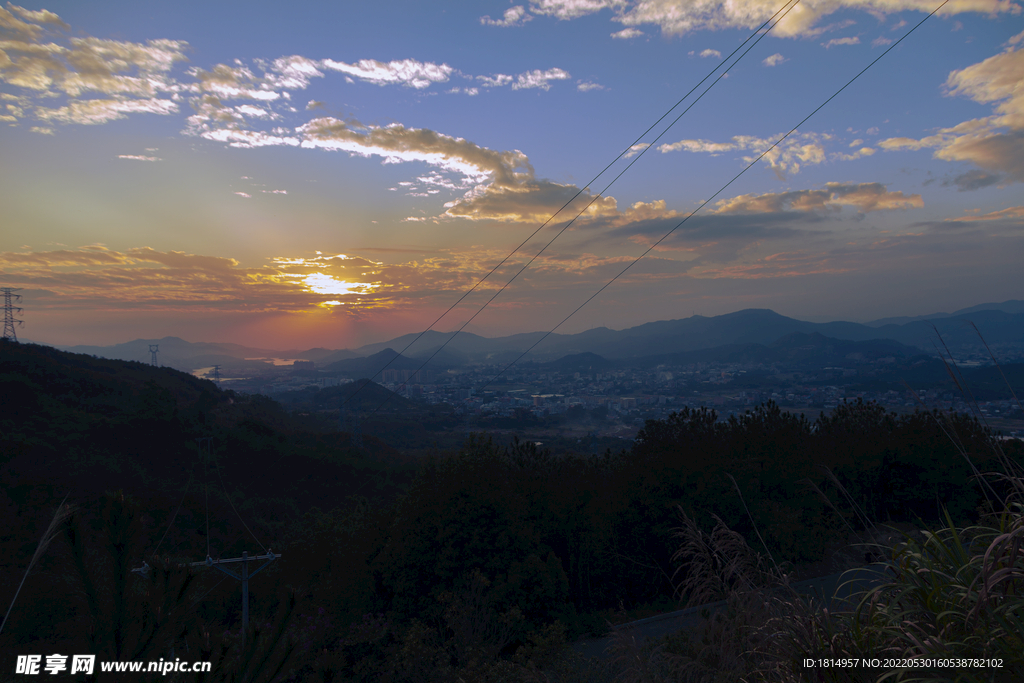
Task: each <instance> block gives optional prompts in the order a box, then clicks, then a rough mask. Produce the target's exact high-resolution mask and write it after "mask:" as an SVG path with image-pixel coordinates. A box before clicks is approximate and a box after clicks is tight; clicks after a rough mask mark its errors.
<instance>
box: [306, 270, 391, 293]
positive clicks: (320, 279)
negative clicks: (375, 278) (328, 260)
mask: <svg viewBox="0 0 1024 683" xmlns="http://www.w3.org/2000/svg"><path fill="white" fill-rule="evenodd" d="M302 279H303V281H304V282H305V283H306V286H307V287H309V288H310V289H311V290H312V291H314V292H316V293H317V294H366V293H367V292H369V291H370V287H372V286H373V285H371V284H370V283H368V282H345V281H344V280H338V279H336V278H333V277H331V276H330V275H325V274H324V273H312V274H310V275H306V276H305V277H304V278H302Z"/></svg>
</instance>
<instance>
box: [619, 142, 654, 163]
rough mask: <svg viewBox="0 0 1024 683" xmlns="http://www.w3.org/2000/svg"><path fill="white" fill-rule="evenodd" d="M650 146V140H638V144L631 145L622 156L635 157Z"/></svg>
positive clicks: (624, 157)
mask: <svg viewBox="0 0 1024 683" xmlns="http://www.w3.org/2000/svg"><path fill="white" fill-rule="evenodd" d="M650 146H651V143H649V142H638V143H637V144H635V145H633V146H632V147H630V148H629V150H628V151H627V152H626V153H625V154H624V155H622V158H623V159H629V158H630V157H635V156H636V155H637V154H639V153H640V152H642V151H644V150H645V149H647V148H648V147H650Z"/></svg>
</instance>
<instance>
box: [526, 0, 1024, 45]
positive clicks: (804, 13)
mask: <svg viewBox="0 0 1024 683" xmlns="http://www.w3.org/2000/svg"><path fill="white" fill-rule="evenodd" d="M551 4H552V5H556V4H557V5H563V4H564V5H577V3H572V2H564V3H563V2H558V3H554V2H552V3H551ZM578 4H579V5H583V6H584V7H586V6H589V5H591V4H593V5H598V4H599V3H578ZM600 5H601V7H597V8H596V9H592V10H590V11H583V8H582V7H581V8H580V9H578V10H576V11H575V12H572V11H569V10H565V11H563V12H562V15H564V16H562V15H558V14H556V16H559V17H560V18H572V17H573V16H582V15H583V14H589V13H591V11H597V9H601V8H603V7H611V8H612V9H613V10H614V11H615V12H616V15H615V17H614V18H613V19H614V21H617V22H619V23H621V24H624V25H625V26H627V27H639V26H642V25H644V24H653V25H655V26H658V27H660V28H661V31H662V33H663V34H664V35H665V36H679V35H684V34H688V33H693V32H696V31H707V30H710V31H720V30H726V29H738V28H742V29H753V28H756V27H758V26H760V25H761V24H762V23H764V22H765V21H767V20H768V19H769V18H770V17H771V16H772V15H773V14H775V12H776V11H777V10H778V5H777V3H775V2H771V1H770V0H738V1H736V0H710V1H708V2H689V1H687V0H631V1H630V2H628V3H626V2H623V3H600ZM531 9H532V10H533V11H534V12H535V13H537V14H541V13H542V12H539V11H538V10H537V9H536V8H534V7H531ZM850 9H855V10H861V11H865V12H869V13H871V14H873V15H875V16H878V17H884V16H886V15H889V14H894V13H897V12H904V11H916V12H920V11H930V10H931V6H928V9H927V10H926V9H925V8H924V6H922V5H921V3H920V2H919V1H918V0H822V1H821V2H816V3H813V4H805V3H800V4H799V5H797V6H796V7H795V8H794V9H793V10H792V11H791V12H789V14H787V15H786V16H785V18H783V19H782V21H781V22H780V23H779V25H778V27H777V28H776V29H775V30H774V31H773V33H774V34H776V35H778V36H780V37H798V36H800V37H814V36H817V35H820V34H821V33H822V32H824V31H825V30H828V29H829V28H830V27H825V28H822V27H819V26H818V24H819V22H820V21H821V20H822V19H824V18H825V17H827V16H829V15H832V14H834V13H836V12H842V11H844V10H850ZM1020 9H1021V8H1020V5H1018V4H1017V3H1016V2H1014V1H1013V0H962V1H961V2H958V3H956V4H955V5H954V4H950V5H947V6H946V8H945V9H944V14H960V13H964V12H976V13H979V14H987V15H997V14H1011V15H1019V14H1020ZM552 13H554V12H552ZM841 23H842V22H841Z"/></svg>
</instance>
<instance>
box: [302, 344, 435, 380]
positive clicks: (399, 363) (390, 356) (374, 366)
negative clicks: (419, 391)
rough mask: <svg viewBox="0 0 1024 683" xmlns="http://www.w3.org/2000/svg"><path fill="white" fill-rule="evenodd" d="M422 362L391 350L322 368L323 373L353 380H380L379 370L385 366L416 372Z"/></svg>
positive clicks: (337, 362) (387, 349)
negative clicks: (353, 378)
mask: <svg viewBox="0 0 1024 683" xmlns="http://www.w3.org/2000/svg"><path fill="white" fill-rule="evenodd" d="M422 364H423V361H420V360H413V359H411V358H406V357H405V356H403V355H401V354H400V353H398V352H397V351H395V350H394V349H392V348H386V349H384V350H383V351H380V352H378V353H375V354H373V355H372V356H367V357H366V358H350V359H346V360H339V361H336V362H334V363H330V364H329V365H325V366H323V367H322V368H321V369H322V370H323V371H324V372H330V373H337V374H342V375H348V376H350V377H355V378H369V379H380V374H381V373H380V369H381V368H383V367H384V366H385V365H387V368H388V370H399V371H401V370H416V369H418V368H419V367H420V365H422Z"/></svg>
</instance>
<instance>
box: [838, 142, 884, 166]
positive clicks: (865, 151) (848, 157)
mask: <svg viewBox="0 0 1024 683" xmlns="http://www.w3.org/2000/svg"><path fill="white" fill-rule="evenodd" d="M858 142H859V141H858ZM851 146H852V145H851ZM874 153H875V150H874V149H873V148H871V147H861V148H860V149H858V150H857V151H855V152H850V153H849V154H846V153H842V152H840V153H838V154H833V155H832V158H833V159H838V160H839V161H853V160H854V159H862V158H864V157H869V156H871V155H872V154H874Z"/></svg>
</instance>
